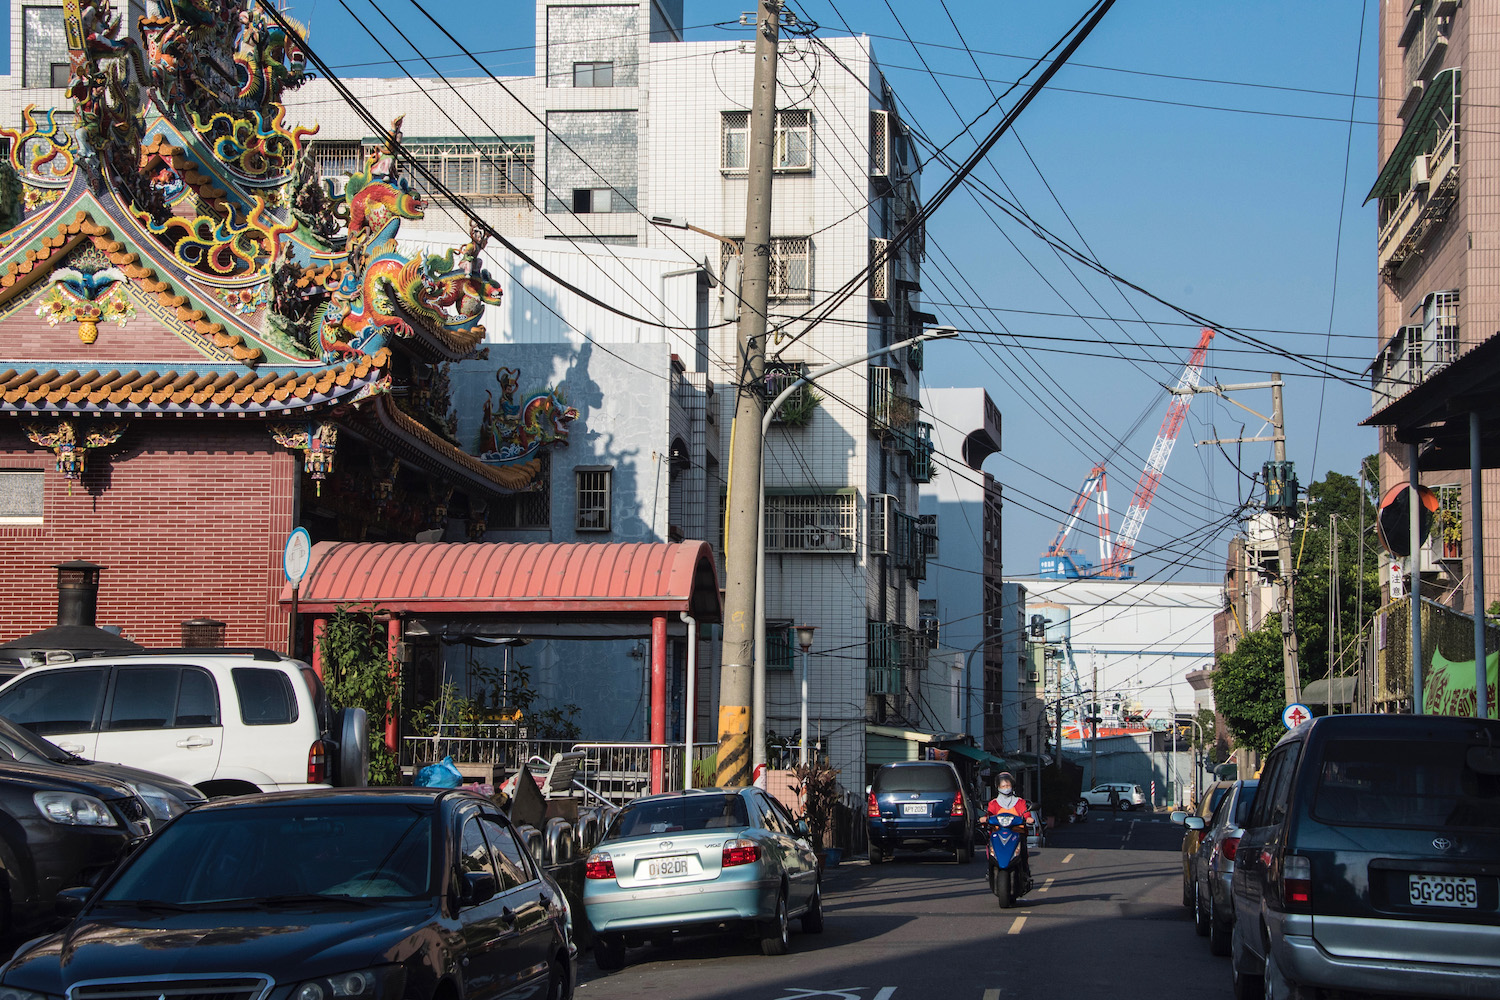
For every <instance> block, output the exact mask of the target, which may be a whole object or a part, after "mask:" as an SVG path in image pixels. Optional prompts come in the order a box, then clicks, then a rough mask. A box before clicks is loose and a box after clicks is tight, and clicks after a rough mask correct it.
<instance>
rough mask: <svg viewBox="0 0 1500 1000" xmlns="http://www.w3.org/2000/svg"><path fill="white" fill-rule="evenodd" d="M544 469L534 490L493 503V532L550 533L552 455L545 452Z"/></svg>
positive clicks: (489, 519) (488, 521)
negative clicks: (535, 531) (537, 530)
mask: <svg viewBox="0 0 1500 1000" xmlns="http://www.w3.org/2000/svg"><path fill="white" fill-rule="evenodd" d="M539 457H540V459H541V462H542V466H541V468H540V469H538V470H537V474H536V478H535V479H533V480H532V489H531V490H529V491H527V492H525V493H512V494H511V495H510V496H506V497H498V498H496V499H494V500H491V501H490V504H489V509H488V511H487V512H486V513H487V514H488V517H487V519H486V524H487V526H488V528H489V530H491V531H504V530H516V529H522V530H525V529H546V528H549V527H551V525H552V455H551V453H550V452H548V451H546V450H543V451H542V453H541V455H540V456H539Z"/></svg>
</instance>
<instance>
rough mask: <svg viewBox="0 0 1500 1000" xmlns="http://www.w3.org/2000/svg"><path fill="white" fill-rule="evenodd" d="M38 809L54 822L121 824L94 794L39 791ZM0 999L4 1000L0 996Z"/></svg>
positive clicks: (81, 824) (37, 794) (83, 824)
mask: <svg viewBox="0 0 1500 1000" xmlns="http://www.w3.org/2000/svg"><path fill="white" fill-rule="evenodd" d="M31 798H32V801H34V802H35V803H36V807H37V809H39V810H41V813H42V815H43V816H45V817H47V818H48V819H50V820H51V821H52V822H54V823H65V824H67V825H69V826H119V825H120V824H119V823H117V822H115V818H114V816H113V815H112V814H111V813H110V811H109V807H108V806H106V805H105V804H104V803H103V802H101V801H99V800H98V799H96V798H94V797H93V796H92V795H80V794H78V793H75V792H37V793H36V794H35V795H33V796H32V797H31ZM0 1000H4V998H3V997H0Z"/></svg>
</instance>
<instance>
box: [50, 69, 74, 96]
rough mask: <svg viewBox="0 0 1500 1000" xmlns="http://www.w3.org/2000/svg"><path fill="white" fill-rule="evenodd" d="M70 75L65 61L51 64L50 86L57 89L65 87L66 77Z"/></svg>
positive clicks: (66, 83) (66, 84)
mask: <svg viewBox="0 0 1500 1000" xmlns="http://www.w3.org/2000/svg"><path fill="white" fill-rule="evenodd" d="M71 76H72V74H71V73H69V72H68V64H67V63H53V64H52V86H54V87H56V88H57V89H58V90H63V89H66V88H67V86H68V79H69V78H70V77H71Z"/></svg>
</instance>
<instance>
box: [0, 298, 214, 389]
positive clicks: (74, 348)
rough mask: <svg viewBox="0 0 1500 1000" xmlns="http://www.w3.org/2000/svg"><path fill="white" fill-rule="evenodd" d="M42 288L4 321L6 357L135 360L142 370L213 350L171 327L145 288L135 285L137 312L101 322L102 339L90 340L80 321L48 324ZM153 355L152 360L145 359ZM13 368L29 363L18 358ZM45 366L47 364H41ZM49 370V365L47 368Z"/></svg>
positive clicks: (1, 342) (193, 360)
mask: <svg viewBox="0 0 1500 1000" xmlns="http://www.w3.org/2000/svg"><path fill="white" fill-rule="evenodd" d="M40 292H41V287H40V285H38V288H37V290H36V291H35V292H33V293H31V294H30V295H28V296H27V298H26V301H25V302H23V303H22V304H21V305H20V307H19V308H18V309H16V311H15V312H14V313H13V314H11V315H10V316H9V317H7V318H6V320H5V322H3V323H0V358H15V359H20V360H22V361H24V360H26V359H43V360H46V361H79V362H84V363H87V364H98V365H107V366H110V367H113V366H114V365H117V364H129V366H130V367H138V368H140V370H141V372H142V373H145V372H148V371H151V370H152V369H153V368H154V369H155V370H157V371H166V370H168V369H170V368H172V367H174V366H176V365H183V364H188V365H191V364H202V363H203V361H204V359H205V358H208V357H209V356H210V354H209V352H208V351H206V350H204V349H203V348H202V347H201V346H200V343H201V341H200V339H199V338H198V337H197V335H196V334H193V333H189V332H187V331H184V330H182V329H181V328H180V327H176V328H171V329H169V328H168V327H167V325H166V324H164V323H162V321H161V320H159V319H157V318H156V317H155V316H153V315H152V314H151V313H150V311H149V310H148V309H147V308H146V304H145V300H144V299H143V296H144V295H145V294H146V293H145V292H142V291H141V290H140V289H139V288H136V287H132V288H131V295H132V297H133V298H134V300H135V306H136V314H135V315H134V316H133V317H131V318H130V319H128V320H126V321H125V326H124V327H121V326H118V325H116V324H115V323H112V322H107V323H100V324H99V339H98V340H96V341H94V342H93V343H92V344H85V343H84V342H83V341H81V340H79V339H78V324H77V323H69V322H63V323H59V324H57V325H56V326H48V325H47V321H46V320H44V319H42V318H41V317H40V316H38V315H37V314H36V307H37V303H39V302H40V301H41V294H40ZM142 358H149V359H150V360H149V362H144V363H143V362H142V361H141V360H140V359H142ZM7 367H18V368H20V369H21V370H22V371H25V369H26V366H24V365H20V364H18V363H16V362H14V361H12V362H9V363H8V364H7ZM38 367H41V366H38ZM42 370H43V371H45V370H46V369H45V368H42Z"/></svg>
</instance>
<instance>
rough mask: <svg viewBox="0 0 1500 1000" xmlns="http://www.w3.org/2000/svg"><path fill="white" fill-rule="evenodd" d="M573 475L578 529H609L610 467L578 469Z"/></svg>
mask: <svg viewBox="0 0 1500 1000" xmlns="http://www.w3.org/2000/svg"><path fill="white" fill-rule="evenodd" d="M574 475H575V476H576V477H577V485H578V520H577V525H576V527H577V529H578V530H579V531H608V530H609V498H610V479H611V477H612V475H613V472H612V470H610V469H578V470H577V471H576V472H575V473H574Z"/></svg>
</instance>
